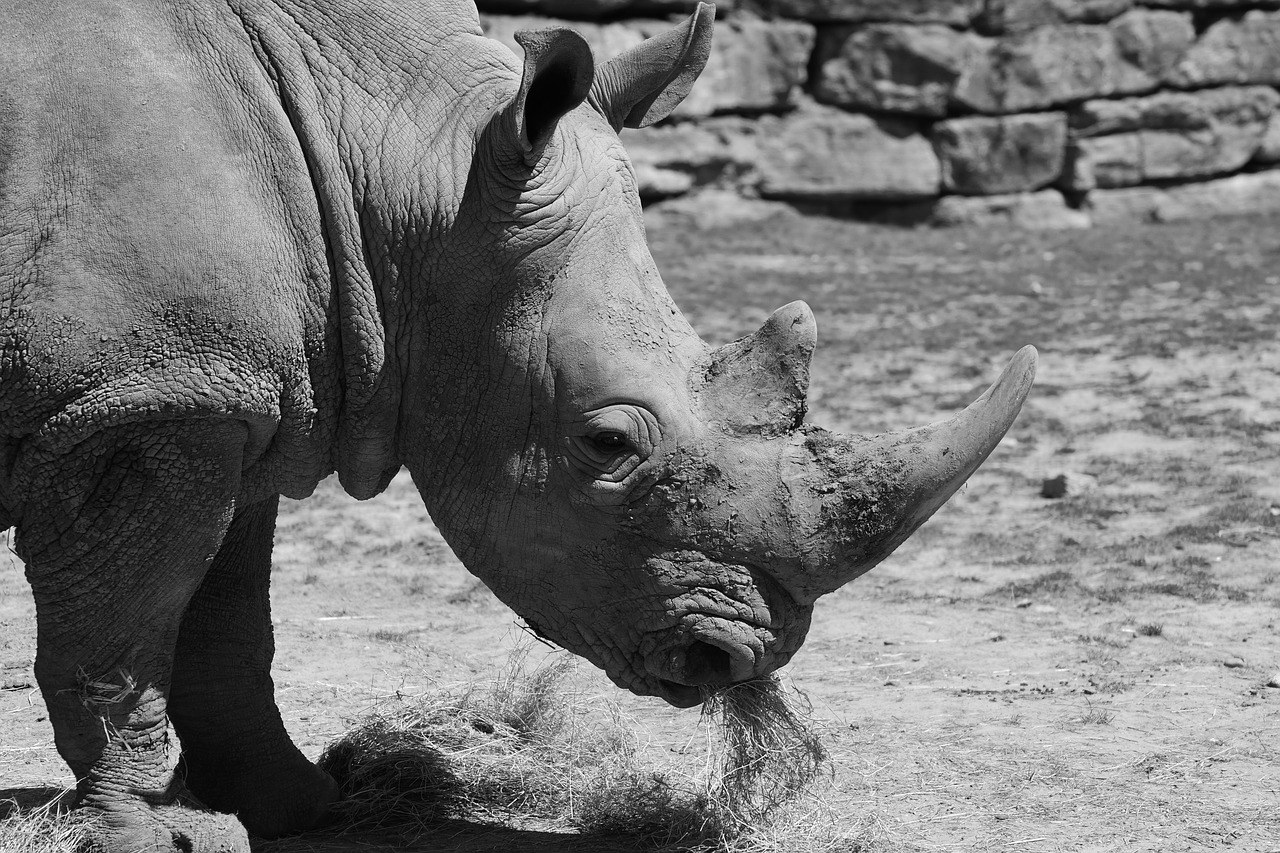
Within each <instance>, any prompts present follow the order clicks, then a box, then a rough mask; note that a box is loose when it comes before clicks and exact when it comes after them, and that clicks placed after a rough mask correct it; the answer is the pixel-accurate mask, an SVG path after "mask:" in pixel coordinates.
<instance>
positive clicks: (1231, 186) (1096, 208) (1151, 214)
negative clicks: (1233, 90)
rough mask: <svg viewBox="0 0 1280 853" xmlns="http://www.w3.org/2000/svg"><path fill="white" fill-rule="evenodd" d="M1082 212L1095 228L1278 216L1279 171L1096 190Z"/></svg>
mask: <svg viewBox="0 0 1280 853" xmlns="http://www.w3.org/2000/svg"><path fill="white" fill-rule="evenodd" d="M1088 209H1089V212H1090V215H1091V216H1092V217H1093V221H1094V224H1096V225H1108V224H1115V223H1118V222H1131V221H1144V222H1177V221H1183V220H1192V219H1207V218H1209V217H1213V216H1230V215H1239V214H1275V213H1280V170H1276V169H1273V170H1269V171H1265V172H1253V173H1249V174H1241V175H1232V176H1231V177H1229V178H1218V179H1216V180H1212V181H1204V182H1202V183H1195V184H1184V185H1182V186H1177V187H1169V188H1167V189H1162V188H1157V187H1129V188H1126V189H1114V190H1096V191H1095V192H1092V193H1090V194H1089V198H1088Z"/></svg>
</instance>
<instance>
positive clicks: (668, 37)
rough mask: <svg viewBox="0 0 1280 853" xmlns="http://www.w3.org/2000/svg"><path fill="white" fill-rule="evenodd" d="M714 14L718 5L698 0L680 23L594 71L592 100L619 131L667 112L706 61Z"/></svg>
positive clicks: (642, 125) (676, 104) (696, 76)
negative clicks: (695, 5)
mask: <svg viewBox="0 0 1280 853" xmlns="http://www.w3.org/2000/svg"><path fill="white" fill-rule="evenodd" d="M715 17H716V7H715V6H713V5H711V4H710V3H699V4H698V8H697V11H695V12H694V13H693V14H692V15H691V16H690V17H689V18H688V19H687V20H686V21H685V22H684V23H683V24H681V25H680V26H678V27H676V28H675V29H672V30H668V31H667V32H665V33H663V34H662V35H658V36H654V37H653V38H651V39H648V40H647V41H645V42H643V43H641V44H639V45H636V46H635V47H633V48H631V50H628V51H627V52H626V53H623V54H620V55H618V56H615V57H614V58H613V59H610V60H609V61H608V62H606V63H605V64H604V65H602V66H601V67H600V69H599V70H598V71H597V72H596V79H595V82H594V83H593V84H592V85H591V94H590V96H589V98H590V101H591V105H592V106H593V107H595V108H596V109H597V110H598V111H599V112H600V114H601V115H603V116H604V117H605V118H606V119H608V121H609V124H611V125H613V129H614V130H617V131H620V130H622V128H623V127H648V126H649V125H651V124H653V123H654V122H655V121H658V120H659V119H663V118H666V117H667V115H668V114H670V112H671V111H672V110H674V109H675V108H676V107H677V106H678V105H679V103H680V102H681V101H683V100H684V99H685V96H686V95H688V94H689V90H690V89H692V88H693V83H694V81H695V80H697V79H698V75H699V74H701V73H702V68H703V66H705V65H706V64H707V57H708V56H710V55H711V26H712V23H713V22H714V21H715Z"/></svg>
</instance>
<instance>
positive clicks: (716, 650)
mask: <svg viewBox="0 0 1280 853" xmlns="http://www.w3.org/2000/svg"><path fill="white" fill-rule="evenodd" d="M684 675H685V680H686V681H687V682H688V683H690V684H697V685H704V684H706V685H726V684H730V683H732V681H733V661H732V659H731V658H730V657H729V653H728V652H727V651H725V650H724V649H722V648H720V647H719V646H713V645H711V644H710V643H704V642H702V641H701V640H697V641H695V642H694V643H693V644H691V645H690V646H689V648H688V649H687V650H686V651H685V653H684Z"/></svg>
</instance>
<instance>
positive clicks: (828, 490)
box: [784, 346, 1036, 600]
mask: <svg viewBox="0 0 1280 853" xmlns="http://www.w3.org/2000/svg"><path fill="white" fill-rule="evenodd" d="M1035 368H1036V350H1035V348H1034V347H1030V346H1028V347H1023V348H1022V349H1021V350H1019V351H1018V353H1017V354H1016V355H1015V356H1014V357H1013V359H1012V360H1011V361H1010V362H1009V364H1008V365H1007V366H1006V367H1005V369H1004V371H1003V372H1002V373H1001V374H1000V377H999V378H998V379H997V380H996V381H995V383H994V384H992V386H991V387H990V388H988V389H987V391H986V393H984V394H983V395H982V396H981V397H979V398H978V399H977V400H976V401H974V402H973V403H972V404H971V405H970V406H969V407H968V408H967V409H965V410H964V411H962V412H960V413H959V414H957V415H955V416H953V417H952V418H950V419H948V420H945V421H940V422H938V423H935V424H931V425H929V426H925V427H919V428H916V429H910V430H904V431H900V432H892V433H886V434H883V435H878V436H873V437H865V436H839V435H833V434H831V433H827V432H824V431H822V430H813V429H809V430H806V431H805V432H804V433H802V434H798V435H797V436H795V439H796V440H795V441H794V442H793V444H792V447H791V452H790V453H789V454H788V455H789V456H790V460H789V461H790V462H791V463H792V464H789V465H785V466H784V471H785V473H784V480H785V483H784V486H785V489H786V491H787V493H788V498H787V501H788V512H787V515H788V516H789V518H790V519H791V523H792V526H793V528H792V529H793V533H794V534H795V539H794V541H795V543H796V545H797V546H798V550H799V552H800V554H799V555H800V557H801V559H800V563H801V565H802V566H803V568H802V570H801V571H800V573H799V577H793V578H788V579H787V580H788V581H789V583H788V585H789V586H790V587H791V588H792V589H793V592H795V593H796V594H797V596H798V597H799V598H802V599H808V600H812V599H813V598H817V597H818V596H820V595H824V594H826V593H828V592H832V591H834V590H836V589H838V588H839V587H841V586H843V585H844V584H846V583H848V582H849V581H851V580H853V579H854V578H856V577H858V576H859V575H861V574H863V573H864V572H866V571H867V570H869V569H870V568H872V567H873V566H875V565H876V564H877V563H879V562H880V561H881V560H883V559H884V558H885V557H887V556H889V554H891V553H892V552H893V550H894V549H895V548H897V547H898V546H899V545H901V544H902V543H903V542H904V541H905V540H906V539H907V537H909V536H910V535H911V534H912V533H913V532H914V531H915V530H916V528H918V527H919V526H920V525H921V524H923V523H924V522H925V521H926V520H927V519H928V518H929V516H931V515H933V513H934V512H935V511H936V510H937V509H938V508H939V507H941V506H942V504H944V503H945V502H946V501H947V499H948V498H950V497H951V495H952V494H953V493H954V492H955V491H956V490H957V489H958V488H960V486H961V485H963V484H964V482H965V480H967V479H968V478H969V475H970V474H972V473H973V472H974V470H975V469H977V467H978V466H979V465H981V464H982V462H983V461H984V460H985V459H986V458H987V456H988V455H989V454H990V453H991V451H992V450H994V449H995V446H996V445H997V444H998V443H999V442H1000V439H1001V438H1003V437H1004V434H1005V432H1007V431H1008V429H1009V427H1010V426H1012V425H1013V421H1014V419H1015V418H1016V417H1017V416H1018V412H1019V410H1020V409H1021V408H1022V403H1023V401H1024V400H1025V399H1026V397H1027V393H1028V392H1029V391H1030V390H1031V383H1032V381H1033V380H1034V378H1035Z"/></svg>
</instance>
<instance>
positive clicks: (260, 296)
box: [0, 0, 1035, 853]
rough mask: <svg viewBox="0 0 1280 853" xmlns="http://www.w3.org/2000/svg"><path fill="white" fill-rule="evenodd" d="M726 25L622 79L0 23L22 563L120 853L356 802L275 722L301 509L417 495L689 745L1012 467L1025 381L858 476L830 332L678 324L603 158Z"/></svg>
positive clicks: (191, 27)
mask: <svg viewBox="0 0 1280 853" xmlns="http://www.w3.org/2000/svg"><path fill="white" fill-rule="evenodd" d="M712 14H713V13H712V9H711V7H709V6H702V7H700V8H699V10H698V11H697V13H696V14H694V15H693V16H692V17H691V18H690V19H689V20H688V21H686V22H685V23H684V24H683V25H682V26H680V27H678V28H676V29H673V30H672V31H670V32H669V33H667V34H665V35H661V36H658V37H657V38H654V39H652V40H650V41H648V42H646V43H645V44H643V45H641V46H640V47H637V48H635V49H633V50H632V51H630V52H629V53H626V54H624V55H622V56H620V57H618V58H616V59H614V60H612V61H610V62H608V63H605V64H603V65H601V66H599V67H596V66H595V64H594V62H593V60H592V56H591V53H590V51H589V49H588V47H587V45H586V43H585V42H584V40H583V39H582V38H581V37H580V36H578V35H577V34H575V33H574V32H572V31H570V30H567V29H548V30H541V31H537V32H527V33H524V34H522V35H521V37H520V42H521V45H522V46H523V48H524V58H523V61H521V60H520V59H518V58H516V57H515V56H513V55H512V54H511V52H510V51H508V50H507V49H506V48H505V47H503V46H501V45H500V44H498V43H497V42H495V41H492V40H489V39H486V38H484V37H483V36H482V35H481V31H480V27H479V26H478V22H477V15H476V10H475V8H474V7H473V6H471V5H470V4H469V3H467V2H463V0H360V2H356V0H182V2H172V0H4V3H3V4H2V5H0V57H2V59H0V74H2V76H0V282H2V285H0V336H2V337H0V341H2V342H3V353H2V358H0V529H2V528H5V527H9V526H11V525H12V526H15V527H16V528H17V537H16V543H17V551H18V553H19V555H20V556H21V558H22V560H23V561H24V562H25V565H26V572H27V577H28V579H29V580H30V583H31V586H32V589H33V591H34V595H35V600H36V607H37V619H38V630H39V651H38V654H37V658H36V675H37V678H38V680H39V684H40V689H41V691H42V692H43V694H44V698H45V701H46V703H47V705H48V709H49V717H50V720H51V722H52V724H53V728H54V731H55V734H56V742H57V747H58V751H59V752H60V753H61V755H62V757H63V758H64V759H65V760H66V762H67V763H68V764H69V765H70V767H71V769H72V771H73V772H74V773H75V776H76V778H77V779H78V780H79V796H80V802H81V803H82V805H83V806H84V807H86V808H90V809H93V810H96V811H97V812H98V813H99V814H98V816H99V817H100V827H101V828H100V833H99V835H98V836H97V840H96V843H97V844H98V845H99V847H100V848H101V849H104V850H108V851H113V853H116V852H117V851H135V850H152V849H159V850H182V851H197V852H198V853H207V851H225V850H234V851H244V850H247V849H248V847H247V840H246V835H245V827H247V828H248V829H249V830H250V831H252V832H254V833H257V834H259V835H263V836H275V835H279V834H281V833H286V832H289V831H293V830H298V829H301V828H305V827H308V826H311V825H313V824H315V823H317V822H318V821H320V820H322V819H323V817H324V816H325V814H326V811H327V810H328V808H329V806H330V805H331V803H332V802H333V799H334V796H335V786H334V784H333V782H332V780H331V779H329V778H328V776H326V775H325V774H324V773H322V772H321V771H319V770H317V769H316V768H315V767H314V766H313V765H312V764H310V763H309V762H308V761H307V760H306V759H305V758H304V757H303V756H302V754H301V753H300V752H299V751H298V750H297V749H296V748H295V747H294V746H293V744H292V743H291V742H290V741H289V738H288V735H287V734H286V733H285V730H284V727H283V725H282V724H281V720H280V715H279V712H278V711H277V710H276V706H275V703H274V700H273V698H272V682H271V676H270V663H271V657H272V635H271V621H270V617H269V610H268V607H269V605H268V596H267V589H268V574H269V567H270V562H271V548H272V536H273V528H274V522H275V517H276V508H277V501H278V498H279V495H282V494H283V495H287V496H289V497H293V498H301V497H305V496H306V495H308V494H309V493H310V492H311V491H312V489H313V488H314V487H315V486H316V484H317V483H318V482H319V481H320V480H321V479H322V478H324V477H325V476H327V475H328V474H330V473H332V472H335V471H336V472H337V474H338V476H339V477H340V478H341V482H342V485H343V487H344V488H345V489H346V491H348V492H349V493H350V494H352V495H353V496H355V497H356V498H368V497H371V496H373V495H376V494H377V493H378V492H379V491H381V490H382V489H383V487H384V486H386V484H387V482H388V481H389V480H390V478H391V477H392V475H393V474H394V473H395V472H396V471H397V470H398V469H399V468H400V467H401V466H402V465H403V466H407V467H408V469H409V471H410V472H411V473H412V475H413V478H414V481H415V483H416V484H417V486H418V488H419V490H420V491H421V494H422V498H423V500H424V501H425V502H426V506H427V508H428V509H429V511H430V513H431V515H432V518H433V519H434V520H435V522H436V523H437V524H438V525H439V527H440V530H441V531H442V532H443V535H444V536H445V537H446V538H447V540H448V542H449V543H450V545H451V546H452V547H453V549H454V550H455V551H456V552H457V554H458V556H459V557H460V558H461V559H462V561H463V562H464V563H465V564H466V566H467V567H468V568H469V569H470V570H471V571H473V572H474V573H475V574H477V575H478V576H479V577H481V578H482V579H483V580H484V581H485V582H486V583H487V584H488V585H489V586H490V587H491V588H492V589H493V590H494V592H495V593H497V595H498V596H500V597H501V598H502V599H503V600H504V601H505V602H507V603H508V604H509V605H510V606H511V607H512V608H514V609H515V610H516V611H517V612H518V613H519V614H520V615H521V616H522V617H523V618H524V619H525V620H527V621H528V623H529V624H530V625H531V626H533V627H534V629H535V630H536V631H538V632H539V633H540V634H542V635H543V636H545V637H547V638H548V639H550V640H552V641H554V642H555V643H558V644H560V645H561V646H564V647H565V648H567V649H569V650H571V651H573V652H576V653H578V654H580V655H582V656H584V657H586V658H587V659H589V660H590V661H592V662H593V663H594V664H596V665H597V666H599V667H601V668H602V669H603V670H604V671H605V672H607V673H608V675H609V676H610V677H611V678H612V679H613V680H614V681H615V682H616V683H617V684H619V685H621V686H623V687H625V688H627V689H629V690H632V691H635V692H636V693H641V694H651V695H655V696H659V697H662V698H663V699H665V700H666V701H668V702H670V703H672V704H674V705H679V706H689V705H693V704H696V703H697V702H698V701H699V699H700V695H701V693H702V692H703V691H704V690H711V689H715V688H717V687H720V686H724V685H728V684H730V683H734V682H738V681H742V680H745V679H750V678H753V677H757V676H760V675H763V674H765V673H768V672H770V671H772V670H774V669H776V668H777V667H779V666H782V665H783V664H784V663H786V662H787V660H788V659H789V658H790V657H791V656H792V655H793V654H794V653H795V651H796V649H797V648H798V647H799V646H800V644H801V642H802V641H803V639H804V635H805V631H806V629H807V626H808V622H809V616H810V613H811V610H812V605H813V603H814V601H815V599H817V598H818V596H820V595H823V594H824V593H828V592H831V591H832V590H835V589H837V588H838V587H840V586H841V585H842V584H844V583H846V582H848V581H849V580H851V579H853V578H855V577H857V576H858V575H859V574H861V573H863V572H865V571H866V570H867V569H869V568H870V567H872V566H873V565H875V564H876V563H877V562H878V561H880V560H881V559H883V558H884V557H885V556H886V555H887V554H889V553H890V552H891V551H892V550H893V549H894V548H895V547H896V546H897V545H898V544H900V543H901V542H902V541H903V540H904V539H905V538H906V537H907V536H909V535H910V534H911V532H912V531H913V530H914V529H915V528H916V527H918V526H919V525H920V524H921V523H922V522H923V521H924V520H925V519H926V518H927V517H928V516H929V515H930V514H931V513H932V512H933V511H934V510H935V509H936V508H937V507H938V506H939V505H941V504H942V502H943V501H945V500H946V499H947V497H949V496H950V494H951V493H952V492H953V491H954V490H955V489H956V488H958V487H959V485H960V484H961V483H962V482H963V481H964V480H965V478H966V477H968V475H969V474H970V473H971V472H972V471H973V470H974V469H975V468H976V467H977V466H978V465H979V464H980V463H981V462H982V460H983V459H984V458H985V457H986V456H987V454H988V453H989V452H990V451H991V449H992V448H993V447H994V446H995V444H996V443H997V442H998V441H999V440H1000V437H1001V436H1002V435H1003V434H1004V432H1005V430H1006V429H1007V428H1008V427H1009V425H1010V423H1011V422H1012V420H1013V418H1014V417H1015V416H1016V414H1017V412H1018V409H1019V407H1020V406H1021V404H1022V401H1023V399H1024V397H1025V395H1026V393H1027V391H1028V388H1029V387H1030V383H1031V378H1032V373H1033V370H1034V361H1035V354H1034V351H1033V350H1030V348H1028V349H1027V350H1024V351H1023V352H1022V353H1020V354H1019V355H1018V356H1017V357H1016V358H1015V359H1014V361H1013V362H1012V363H1011V365H1010V366H1009V368H1007V369H1006V371H1005V373H1004V374H1003V375H1002V376H1001V378H1000V379H999V380H998V381H997V383H996V384H995V385H994V386H992V389H991V390H990V391H988V392H987V393H986V394H985V395H983V397H982V398H981V399H980V400H978V401H977V402H976V403H974V404H973V405H972V406H971V407H970V408H969V409H967V410H965V411H964V412H963V413H961V414H959V415H957V416H956V417H955V418H953V419H952V420H949V421H947V422H944V423H941V424H937V425H934V426H931V427H925V428H922V429H919V430H913V431H908V432H904V433H899V434H891V435H886V436H879V437H873V438H865V437H842V436H837V435H832V434H829V433H826V432H824V431H822V430H820V429H816V428H814V427H811V426H807V425H805V424H804V423H803V419H804V414H805V391H806V387H807V384H808V364H809V357H810V354H811V352H812V350H813V347H814V341H815V332H814V321H813V317H812V315H811V314H810V312H809V310H808V308H807V307H806V306H805V305H803V304H802V303H793V304H791V305H788V306H786V307H784V308H782V309H780V310H779V311H778V312H777V313H775V314H774V315H773V316H772V317H771V318H770V319H769V320H768V322H766V323H765V325H764V327H763V328H761V329H760V330H759V331H757V332H756V333H754V334H753V335H750V336H748V337H746V338H743V339H741V340H739V341H735V342H734V343H731V344H728V345H726V346H723V347H720V348H719V349H714V350H712V349H710V348H709V347H708V346H707V345H705V344H704V343H703V342H702V341H701V340H700V339H699V338H698V336H697V335H696V334H695V333H694V331H693V330H692V329H691V328H690V327H689V325H688V324H687V323H686V322H685V320H684V318H683V317H682V316H681V314H680V312H679V311H678V310H677V309H676V307H675V305H674V304H673V303H672V301H671V299H670V297H669V296H668V294H667V292H666V290H665V288H664V287H663V284H662V281H661V279H660V278H659V275H658V272H657V270H656V269H655V267H654V263H653V261H652V259H651V258H650V255H649V252H648V250H647V248H646V245H645V238H644V229H643V223H642V217H641V211H640V204H639V200H638V197H637V194H636V181H635V175H634V173H633V172H632V169H631V166H630V165H629V162H628V160H627V156H626V154H625V153H624V151H623V149H622V146H621V144H620V143H619V141H618V135H617V132H618V131H619V130H620V129H621V128H622V127H624V126H627V127H638V126H644V125H646V124H649V123H651V122H653V121H656V120H658V119H660V118H662V117H663V116H665V115H666V114H668V113H669V112H670V111H671V110H672V109H673V108H674V107H675V105H676V104H677V103H679V101H680V100H681V98H683V97H684V95H685V94H686V93H687V92H688V90H689V87H690V86H691V85H692V83H693V80H694V78H695V77H696V76H697V74H698V72H699V71H700V70H701V68H702V65H703V63H704V62H705V60H706V57H707V55H708V51H709V45H710V37H711V26H712V24H711V21H712ZM170 724H172V726H173V729H174V730H176V732H177V734H178V735H179V737H180V739H181V745H182V754H181V759H180V761H179V762H178V764H177V766H176V767H175V765H174V762H173V761H171V760H170V758H169V749H168V746H169V740H168V738H169V725H170ZM232 814H234V815H235V817H232V816H231V815H232ZM241 824H243V826H242V825H241Z"/></svg>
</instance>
